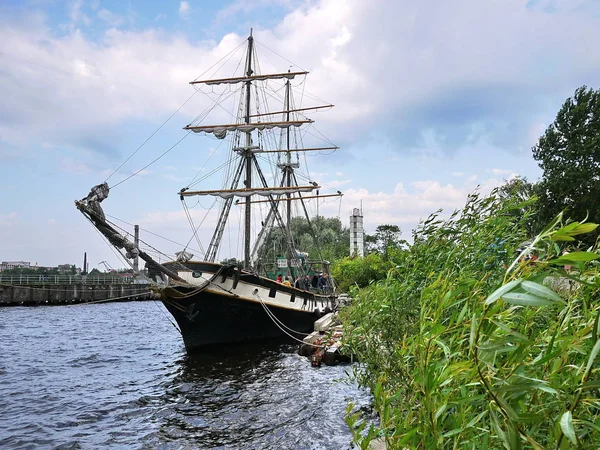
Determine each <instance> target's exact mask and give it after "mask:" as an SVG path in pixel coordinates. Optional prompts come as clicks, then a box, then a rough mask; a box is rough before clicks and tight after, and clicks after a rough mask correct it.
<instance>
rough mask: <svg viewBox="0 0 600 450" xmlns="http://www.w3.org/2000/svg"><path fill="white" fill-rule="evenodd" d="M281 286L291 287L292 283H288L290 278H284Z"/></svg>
mask: <svg viewBox="0 0 600 450" xmlns="http://www.w3.org/2000/svg"><path fill="white" fill-rule="evenodd" d="M283 284H285V285H286V286H291V285H292V283H291V282H290V277H285V281H284V282H283Z"/></svg>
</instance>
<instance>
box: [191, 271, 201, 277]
mask: <svg viewBox="0 0 600 450" xmlns="http://www.w3.org/2000/svg"><path fill="white" fill-rule="evenodd" d="M192 276H193V277H194V278H200V277H201V276H202V272H192Z"/></svg>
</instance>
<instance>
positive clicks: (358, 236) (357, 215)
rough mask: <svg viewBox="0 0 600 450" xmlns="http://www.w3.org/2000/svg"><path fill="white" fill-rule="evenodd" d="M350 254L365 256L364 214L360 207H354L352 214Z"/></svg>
mask: <svg viewBox="0 0 600 450" xmlns="http://www.w3.org/2000/svg"><path fill="white" fill-rule="evenodd" d="M350 255H351V256H353V255H357V256H365V230H364V228H363V215H362V211H361V210H360V209H358V208H354V209H353V210H352V215H351V216H350Z"/></svg>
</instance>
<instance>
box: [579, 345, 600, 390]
mask: <svg viewBox="0 0 600 450" xmlns="http://www.w3.org/2000/svg"><path fill="white" fill-rule="evenodd" d="M599 351H600V340H598V341H596V343H595V344H594V347H593V348H592V351H591V353H590V357H589V358H588V362H587V366H586V367H585V372H584V374H583V379H584V380H585V379H586V378H587V376H588V374H589V373H590V370H592V365H593V364H594V360H595V359H596V356H598V352H599Z"/></svg>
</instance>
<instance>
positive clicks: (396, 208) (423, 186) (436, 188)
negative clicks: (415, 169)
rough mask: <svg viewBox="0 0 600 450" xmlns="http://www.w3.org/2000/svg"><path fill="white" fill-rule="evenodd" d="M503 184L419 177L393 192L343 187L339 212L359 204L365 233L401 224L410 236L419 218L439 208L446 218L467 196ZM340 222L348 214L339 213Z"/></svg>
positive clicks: (330, 208)
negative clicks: (407, 186) (461, 183)
mask: <svg viewBox="0 0 600 450" xmlns="http://www.w3.org/2000/svg"><path fill="white" fill-rule="evenodd" d="M500 184H502V181H501V180H498V179H495V178H489V179H486V180H483V181H482V182H481V183H479V184H475V183H474V182H465V183H464V184H463V185H462V186H455V185H453V184H441V183H440V182H439V181H436V180H422V181H417V182H414V183H412V184H411V186H410V188H409V189H407V188H406V187H405V186H404V185H403V184H402V183H398V184H397V185H396V187H395V188H394V191H393V192H392V193H386V192H370V191H368V190H367V189H360V188H359V189H356V188H353V189H347V190H345V191H344V192H343V193H344V196H343V197H342V198H343V204H342V207H341V211H348V214H347V216H349V215H350V213H349V212H350V211H351V210H352V208H358V207H359V206H360V205H361V202H362V207H363V213H364V226H365V230H366V231H367V233H369V232H371V233H372V232H373V231H374V230H375V228H376V227H377V226H378V225H382V224H394V225H398V226H400V228H401V229H402V231H403V236H404V238H410V236H411V232H412V230H413V229H414V228H415V227H416V226H417V224H418V223H419V221H421V220H424V219H426V218H427V217H428V216H429V215H430V214H432V213H434V212H435V211H437V210H438V209H442V210H443V213H442V214H441V217H448V216H449V215H450V214H451V213H452V212H453V211H455V210H457V209H460V208H462V207H463V206H464V204H465V202H466V199H467V195H468V194H470V193H472V192H473V191H475V190H479V192H481V193H482V194H483V195H486V194H488V193H489V192H491V190H492V189H493V188H494V187H496V186H499V185H500ZM339 210H340V208H339V204H337V203H333V202H332V203H330V204H329V205H326V206H324V207H321V211H322V213H323V214H325V215H326V216H327V215H331V216H335V215H337V214H338V211H339ZM341 220H342V222H343V223H346V224H347V223H348V217H346V216H342V217H341Z"/></svg>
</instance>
